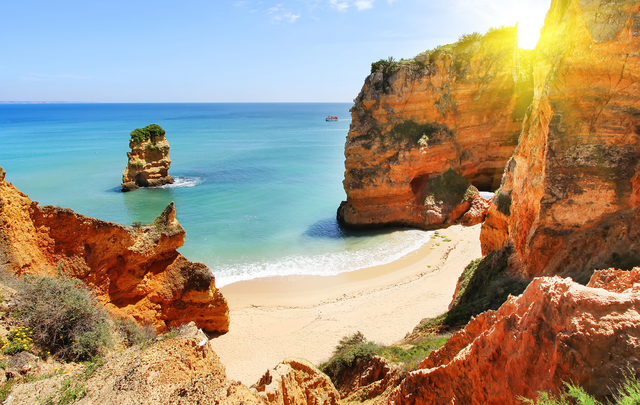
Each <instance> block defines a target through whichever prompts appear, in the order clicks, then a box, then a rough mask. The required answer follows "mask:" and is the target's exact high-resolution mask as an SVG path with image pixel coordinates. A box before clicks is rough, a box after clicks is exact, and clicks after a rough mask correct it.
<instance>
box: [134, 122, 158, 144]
mask: <svg viewBox="0 0 640 405" xmlns="http://www.w3.org/2000/svg"><path fill="white" fill-rule="evenodd" d="M165 133H166V131H165V130H164V129H162V127H161V126H160V125H158V124H151V125H147V126H146V127H144V128H136V129H134V130H133V131H131V134H130V135H131V142H133V143H140V142H142V141H148V140H149V139H151V138H155V137H156V136H164V134H165Z"/></svg>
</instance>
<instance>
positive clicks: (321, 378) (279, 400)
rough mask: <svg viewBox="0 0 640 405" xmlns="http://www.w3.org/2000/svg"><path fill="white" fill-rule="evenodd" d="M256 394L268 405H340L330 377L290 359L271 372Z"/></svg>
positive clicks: (266, 375) (306, 362)
mask: <svg viewBox="0 0 640 405" xmlns="http://www.w3.org/2000/svg"><path fill="white" fill-rule="evenodd" d="M254 394H255V395H256V396H257V397H258V398H261V399H262V401H263V402H265V403H267V404H277V405H288V404H301V405H303V404H304V405H323V404H324V405H337V404H338V403H339V399H340V394H338V392H337V391H336V389H335V388H334V386H333V384H332V383H331V380H330V379H329V377H328V376H327V375H326V374H324V373H323V372H322V371H320V370H318V369H317V368H316V367H315V366H314V365H312V364H311V363H309V362H308V361H306V360H303V359H296V358H289V359H286V360H284V361H283V362H282V363H280V364H278V365H277V366H276V367H275V368H273V369H272V370H268V371H267V372H266V373H265V374H264V375H263V376H262V378H260V380H259V381H258V383H257V384H256V388H255V390H254Z"/></svg>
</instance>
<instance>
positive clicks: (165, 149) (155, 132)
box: [122, 124, 173, 191]
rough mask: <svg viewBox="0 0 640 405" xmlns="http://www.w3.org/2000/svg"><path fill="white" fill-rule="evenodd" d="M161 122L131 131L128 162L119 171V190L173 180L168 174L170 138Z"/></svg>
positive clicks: (159, 184) (152, 185) (150, 185)
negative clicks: (122, 169)
mask: <svg viewBox="0 0 640 405" xmlns="http://www.w3.org/2000/svg"><path fill="white" fill-rule="evenodd" d="M164 134H165V130H164V129H162V127H161V126H160V125H157V124H151V125H147V126H146V127H144V128H136V129H134V130H133V131H132V132H131V139H130V141H129V147H130V148H131V152H128V153H127V157H128V158H129V163H128V164H127V168H126V169H125V170H124V172H122V191H131V190H135V189H137V188H140V187H157V186H162V185H164V184H171V183H173V178H172V177H171V176H170V175H169V167H170V166H171V159H169V149H170V148H169V142H167V138H165V136H164Z"/></svg>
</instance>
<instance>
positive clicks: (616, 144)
mask: <svg viewBox="0 0 640 405" xmlns="http://www.w3.org/2000/svg"><path fill="white" fill-rule="evenodd" d="M639 11H640V5H639V4H638V3H637V2H635V1H626V0H616V1H611V2H606V4H605V3H602V4H600V2H590V1H586V0H570V1H553V2H552V4H551V9H550V10H549V12H548V14H547V17H546V20H545V25H544V28H543V30H542V35H541V38H540V42H539V43H538V46H537V48H536V49H535V61H534V64H533V66H534V68H533V76H534V79H535V90H534V98H533V102H532V104H531V107H530V110H529V112H528V114H527V116H526V119H525V123H524V127H523V131H522V135H521V138H520V143H519V145H518V147H517V149H516V151H515V153H514V155H513V158H512V160H511V161H510V163H509V164H508V165H507V168H506V171H505V174H504V178H503V180H502V184H501V187H500V190H499V192H498V193H497V194H496V196H495V197H494V199H493V203H492V206H491V208H490V210H489V213H488V215H487V219H486V222H485V224H484V226H483V229H482V235H481V242H482V248H483V253H484V254H486V253H488V252H490V251H492V250H495V249H499V248H501V247H503V246H505V245H512V246H513V249H514V254H513V255H512V257H511V259H510V268H511V269H513V270H515V271H518V272H520V273H521V274H523V275H525V276H528V277H534V276H539V275H553V274H565V275H572V276H574V277H579V278H580V279H582V280H585V281H586V280H587V279H588V275H589V274H590V272H591V270H592V269H594V268H606V267H610V266H615V267H624V268H630V267H632V266H634V265H637V264H640V263H639V259H638V258H640V244H639V243H638V242H639V241H640V231H639V230H638V227H637V226H635V224H637V223H638V221H639V220H640V211H639V208H640V174H639V171H638V169H639V167H638V165H639V164H640V142H638V137H639V136H640V82H639V80H638V75H639V74H640V55H639V54H638V52H637V50H638V49H639V48H640V34H639V33H640V23H639V22H638V21H640V15H639Z"/></svg>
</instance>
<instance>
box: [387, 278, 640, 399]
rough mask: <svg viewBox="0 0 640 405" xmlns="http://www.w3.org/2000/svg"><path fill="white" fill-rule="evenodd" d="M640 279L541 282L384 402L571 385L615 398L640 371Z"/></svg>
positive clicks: (473, 325)
mask: <svg viewBox="0 0 640 405" xmlns="http://www.w3.org/2000/svg"><path fill="white" fill-rule="evenodd" d="M627 274H628V275H627ZM639 277H640V268H636V269H634V271H633V272H632V273H631V274H629V272H615V271H606V272H604V273H598V272H596V274H595V275H594V279H593V281H592V283H590V284H589V286H587V287H585V286H582V285H580V284H578V283H575V282H572V281H571V280H570V279H561V278H558V277H554V278H548V277H543V278H536V279H535V280H534V281H533V282H531V284H530V285H529V287H527V289H526V290H525V292H524V293H523V294H522V295H521V296H518V297H510V298H509V300H508V301H507V302H506V303H505V304H504V305H502V306H501V307H500V309H498V310H497V311H487V312H484V313H482V314H481V315H479V316H477V317H476V318H474V319H472V320H471V322H469V324H468V325H467V326H466V327H465V328H464V329H463V330H462V331H460V332H458V333H456V334H455V335H453V336H452V337H451V339H450V340H449V341H448V342H447V344H446V345H445V346H443V347H442V348H441V349H439V350H438V351H436V352H433V353H432V354H431V355H430V356H429V357H427V358H426V359H425V360H423V362H422V363H421V365H420V369H419V370H416V371H413V372H411V373H409V374H408V375H407V377H406V378H405V380H404V381H403V382H402V384H400V386H399V387H398V388H396V389H395V391H394V392H392V393H391V395H390V396H389V398H388V399H384V401H382V402H384V403H387V404H405V405H407V404H449V403H461V404H520V403H522V401H521V400H520V399H519V398H520V397H524V398H536V397H537V395H538V392H539V391H547V392H552V393H557V392H558V391H559V390H561V389H562V388H563V382H572V383H573V384H576V385H578V386H581V387H583V388H584V389H585V390H586V391H587V392H588V393H589V394H591V395H594V396H596V397H597V398H598V399H600V400H602V399H604V398H609V399H611V394H612V392H615V388H616V387H617V386H619V385H620V384H621V383H622V382H624V380H625V377H624V373H625V372H626V371H627V370H628V369H629V370H637V369H638V367H640V361H639V360H638V358H637V353H638V350H639V349H640V345H639V344H638V342H639V340H638V339H639V338H640V328H639V327H638V324H639V322H640V317H639V316H638V310H639V309H640V293H639V291H638V288H637V286H635V285H634V284H633V283H634V280H637V279H638V278H639ZM595 287H600V288H595Z"/></svg>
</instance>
